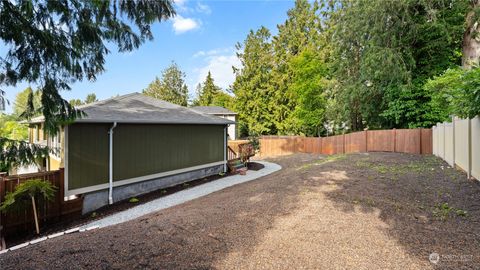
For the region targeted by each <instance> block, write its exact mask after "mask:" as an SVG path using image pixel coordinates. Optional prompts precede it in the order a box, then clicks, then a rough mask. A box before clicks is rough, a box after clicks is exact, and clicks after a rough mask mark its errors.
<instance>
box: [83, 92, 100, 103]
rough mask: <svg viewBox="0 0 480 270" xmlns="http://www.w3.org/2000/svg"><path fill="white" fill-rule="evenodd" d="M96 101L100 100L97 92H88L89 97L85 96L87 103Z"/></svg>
mask: <svg viewBox="0 0 480 270" xmlns="http://www.w3.org/2000/svg"><path fill="white" fill-rule="evenodd" d="M96 101H98V99H97V95H95V93H91V94H88V95H87V97H86V98H85V104H90V103H93V102H96Z"/></svg>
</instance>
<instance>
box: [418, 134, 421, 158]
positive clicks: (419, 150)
mask: <svg viewBox="0 0 480 270" xmlns="http://www.w3.org/2000/svg"><path fill="white" fill-rule="evenodd" d="M418 133H419V140H418V141H419V144H418V147H419V149H418V153H419V154H420V155H421V154H422V128H419V129H418Z"/></svg>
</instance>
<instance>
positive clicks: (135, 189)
mask: <svg viewBox="0 0 480 270" xmlns="http://www.w3.org/2000/svg"><path fill="white" fill-rule="evenodd" d="M220 172H223V165H217V166H213V167H209V168H205V169H200V170H195V171H191V172H185V173H181V174H176V175H171V176H166V177H162V178H157V179H152V180H148V181H144V182H139V183H135V184H131V185H125V186H119V187H114V188H113V201H114V202H118V201H122V200H125V199H128V198H131V197H134V196H138V195H141V194H145V193H148V192H152V191H155V190H158V189H162V188H167V187H171V186H175V185H178V184H182V183H185V182H189V181H193V180H196V179H199V178H202V177H206V176H211V175H215V174H219V173H220ZM84 196H85V197H84V200H83V211H82V213H83V214H85V213H88V212H92V211H94V210H96V209H98V208H100V207H102V206H105V205H108V189H106V190H100V191H95V192H91V193H87V194H85V195H84Z"/></svg>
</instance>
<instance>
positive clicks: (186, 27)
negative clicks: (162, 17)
mask: <svg viewBox="0 0 480 270" xmlns="http://www.w3.org/2000/svg"><path fill="white" fill-rule="evenodd" d="M200 24H201V22H200V21H199V20H195V19H192V18H184V17H182V16H180V15H177V16H175V17H174V18H173V30H174V31H175V34H182V33H185V32H187V31H191V30H195V29H197V28H199V27H200Z"/></svg>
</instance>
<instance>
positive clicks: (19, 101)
mask: <svg viewBox="0 0 480 270" xmlns="http://www.w3.org/2000/svg"><path fill="white" fill-rule="evenodd" d="M30 98H33V99H32V102H33V110H34V111H36V112H38V113H39V111H40V109H41V106H42V105H41V98H42V93H41V92H40V91H39V90H37V91H33V90H32V88H31V87H27V88H25V90H23V91H22V92H19V93H18V94H17V95H16V96H15V101H14V102H13V114H14V115H15V116H16V117H20V116H21V115H23V114H24V113H25V112H26V111H28V109H29V104H28V103H29V99H30ZM38 113H37V114H38Z"/></svg>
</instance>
